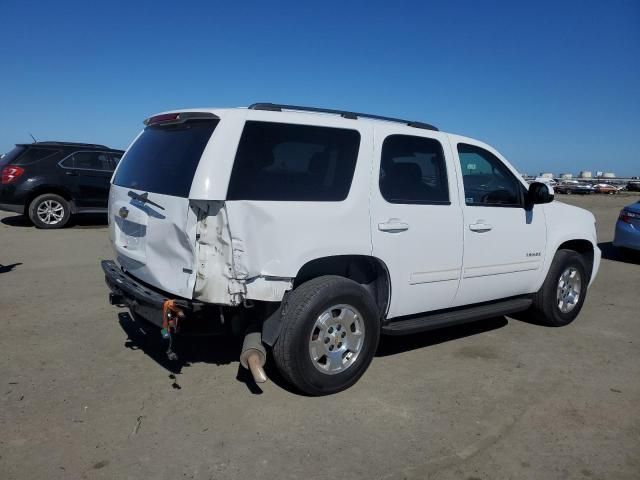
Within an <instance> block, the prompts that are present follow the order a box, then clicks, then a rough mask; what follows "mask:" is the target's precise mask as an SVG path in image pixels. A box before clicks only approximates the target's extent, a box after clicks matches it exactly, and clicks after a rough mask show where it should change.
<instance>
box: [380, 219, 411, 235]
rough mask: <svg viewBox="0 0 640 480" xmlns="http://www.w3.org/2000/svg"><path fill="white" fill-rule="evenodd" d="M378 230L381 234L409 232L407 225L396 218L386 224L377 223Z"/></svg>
mask: <svg viewBox="0 0 640 480" xmlns="http://www.w3.org/2000/svg"><path fill="white" fill-rule="evenodd" d="M378 230H380V231H381V232H392V233H394V232H404V231H405V230H409V224H408V223H404V222H401V221H400V220H398V219H397V218H391V219H389V221H387V222H383V223H379V224H378Z"/></svg>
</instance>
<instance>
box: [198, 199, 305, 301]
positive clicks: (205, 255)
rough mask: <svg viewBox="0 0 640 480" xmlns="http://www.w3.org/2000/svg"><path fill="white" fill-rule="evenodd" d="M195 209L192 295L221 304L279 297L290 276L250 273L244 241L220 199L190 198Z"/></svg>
mask: <svg viewBox="0 0 640 480" xmlns="http://www.w3.org/2000/svg"><path fill="white" fill-rule="evenodd" d="M191 205H192V208H193V209H194V210H195V211H196V214H197V217H198V225H197V230H196V238H197V248H196V249H197V257H198V266H197V272H196V282H195V289H194V298H195V299H198V300H201V301H204V302H208V303H216V304H221V305H239V304H241V303H242V302H243V301H244V300H247V299H248V300H263V301H272V302H276V301H280V300H282V297H283V296H284V293H285V292H286V291H287V290H290V289H291V288H292V286H293V285H292V279H291V278H280V277H278V278H274V277H269V276H264V275H255V276H253V277H250V270H249V256H248V254H247V252H246V242H245V241H244V239H243V238H242V237H240V236H237V235H236V236H233V235H232V234H231V228H230V223H229V216H228V212H227V208H226V206H225V204H224V202H222V201H197V200H192V201H191Z"/></svg>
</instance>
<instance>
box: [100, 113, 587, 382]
mask: <svg viewBox="0 0 640 480" xmlns="http://www.w3.org/2000/svg"><path fill="white" fill-rule="evenodd" d="M145 125H146V128H145V129H144V130H143V132H142V133H141V134H140V135H139V136H138V137H137V139H136V140H135V141H134V142H133V144H132V145H131V147H130V148H129V149H128V151H127V152H126V154H125V155H124V157H123V158H122V160H121V161H120V163H119V165H118V168H117V170H116V172H115V174H114V176H113V179H112V186H111V192H110V197H109V235H110V238H111V241H112V243H113V246H114V249H115V254H116V262H114V261H103V262H102V267H103V270H104V272H105V275H106V281H107V284H108V285H109V288H110V289H111V293H110V301H111V303H112V304H115V305H121V306H127V307H128V308H129V309H130V310H131V312H132V314H133V315H134V318H136V319H144V320H147V321H149V322H151V323H154V324H156V325H158V326H159V327H161V328H162V333H163V336H164V337H165V338H167V339H169V340H172V339H173V338H174V336H175V334H178V333H188V332H189V331H193V330H200V329H207V330H209V331H213V332H215V333H236V334H240V335H245V342H244V345H243V348H242V352H241V354H240V361H241V363H242V364H243V365H244V366H245V367H248V368H250V370H251V372H252V373H253V376H254V378H255V379H256V381H264V380H266V376H265V374H264V370H263V368H262V367H263V365H264V362H265V360H266V355H267V348H269V349H270V352H271V353H272V355H273V358H274V360H275V363H276V365H277V367H278V369H279V370H280V371H281V372H282V374H283V375H284V377H285V378H286V379H287V380H288V381H290V382H291V383H292V384H293V385H295V387H297V388H298V389H300V390H302V391H304V392H306V393H308V394H312V395H322V394H329V393H334V392H338V391H340V390H343V389H345V388H348V387H349V386H350V385H352V384H354V383H355V382H356V381H357V380H358V378H359V377H360V376H361V375H362V374H363V373H364V371H365V370H366V369H367V367H368V366H369V364H370V362H371V360H372V358H373V356H374V353H375V351H376V348H377V346H378V341H379V338H380V334H388V335H403V334H411V333H415V332H421V331H426V330H430V329H434V328H439V327H444V326H449V325H454V324H459V323H464V322H469V321H473V320H478V319H483V318H489V317H494V316H498V315H506V314H511V313H515V312H522V311H528V312H529V314H530V315H532V316H535V317H536V318H537V319H538V320H539V321H542V322H545V323H546V324H548V325H552V326H562V325H566V324H568V323H570V322H571V321H573V320H574V319H575V318H576V316H577V315H578V313H579V312H580V309H581V307H582V304H583V302H584V299H585V295H586V293H587V287H588V286H589V285H590V283H591V281H592V280H593V278H594V277H595V275H596V273H597V271H598V266H599V263H600V250H599V249H598V246H597V239H596V232H595V224H594V217H593V215H592V214H591V213H589V212H587V211H585V210H582V209H579V208H576V207H572V206H569V205H565V204H563V203H560V202H553V201H552V200H553V195H551V194H550V190H549V188H548V186H547V185H545V184H542V183H539V182H535V183H532V184H531V185H530V186H528V185H527V184H526V183H525V182H524V180H523V179H522V178H521V177H520V175H518V174H517V172H516V170H514V168H513V167H512V166H511V165H510V164H509V163H508V162H507V161H506V160H505V159H504V158H503V157H502V156H501V155H500V154H499V153H498V152H497V151H496V150H494V149H493V148H491V147H490V146H489V145H486V144H484V143H482V142H479V141H477V140H474V139H471V138H467V137H462V136H459V135H453V134H448V133H444V132H440V131H438V129H436V128H435V127H433V126H431V125H428V124H425V123H421V122H412V121H406V120H400V119H392V118H386V117H379V116H375V115H366V114H360V113H353V112H346V111H337V110H328V109H314V108H308V107H297V106H288V105H274V104H255V105H252V106H251V107H249V108H248V109H246V108H244V109H196V110H182V111H173V112H167V113H162V114H159V115H155V116H152V117H151V118H149V119H148V120H146V121H145ZM169 353H170V354H172V352H171V350H170V351H169Z"/></svg>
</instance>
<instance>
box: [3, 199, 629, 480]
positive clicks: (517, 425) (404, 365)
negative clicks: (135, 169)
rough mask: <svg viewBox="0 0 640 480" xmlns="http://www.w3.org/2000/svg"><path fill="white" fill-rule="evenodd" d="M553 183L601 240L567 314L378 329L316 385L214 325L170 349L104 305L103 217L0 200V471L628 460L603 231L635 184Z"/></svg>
mask: <svg viewBox="0 0 640 480" xmlns="http://www.w3.org/2000/svg"><path fill="white" fill-rule="evenodd" d="M560 198H561V199H562V200H563V201H567V202H570V203H572V204H576V205H579V206H582V207H585V208H588V209H589V210H591V211H592V212H594V214H595V215H596V217H597V219H598V230H599V232H598V233H599V238H600V241H601V242H602V243H601V248H602V250H603V254H604V257H605V258H604V259H603V262H602V265H601V270H600V274H599V276H598V278H597V279H596V281H595V282H594V284H593V286H592V288H591V290H590V292H589V296H588V298H587V301H586V304H585V307H584V309H583V311H582V313H581V315H580V317H579V318H578V319H577V320H576V322H574V323H573V324H572V325H570V326H568V327H565V328H561V329H552V328H545V327H541V326H537V325H532V324H529V323H525V322H521V321H518V320H514V319H511V318H505V317H501V318H496V319H491V320H488V321H482V322H478V323H475V324H472V325H466V326H461V327H456V328H449V329H446V330H442V331H438V332H430V333H427V334H423V335H416V336H413V337H404V338H403V337H400V338H398V337H395V338H383V340H382V343H381V346H380V349H379V352H378V355H377V357H376V358H375V359H374V361H373V363H372V365H371V367H370V369H369V371H368V372H367V373H366V374H365V376H364V377H363V378H362V379H361V380H360V382H359V383H358V384H356V385H355V386H354V387H353V388H351V389H350V390H348V391H346V392H343V393H340V394H338V395H334V396H330V397H323V398H307V397H304V396H300V395H297V394H295V393H292V392H291V391H289V390H288V389H287V387H286V385H284V383H283V382H282V380H280V379H279V378H278V377H277V375H276V374H275V372H273V371H272V370H271V371H270V372H269V373H270V374H271V375H272V377H273V378H272V381H270V382H268V383H266V384H264V386H262V387H261V388H258V387H256V386H255V385H252V384H251V383H250V382H249V381H248V379H247V375H246V374H245V372H244V371H243V370H242V369H240V368H239V365H238V361H237V357H238V354H239V348H240V345H239V343H238V342H237V341H233V340H230V339H224V338H217V339H206V338H205V339H199V340H198V341H197V342H195V343H194V344H193V345H192V346H191V347H190V348H188V349H187V351H186V352H185V354H184V355H183V357H182V361H181V362H180V363H178V364H175V365H174V364H170V363H168V362H167V361H166V360H165V358H164V354H163V350H162V344H161V342H160V337H159V335H158V333H157V331H153V330H150V329H141V328H140V327H139V326H138V325H137V324H135V323H134V322H132V321H131V319H130V317H129V316H128V314H127V313H126V312H124V311H122V310H117V309H116V308H114V307H111V306H109V305H108V303H107V290H106V287H105V285H104V282H103V276H102V272H101V270H100V267H99V260H100V259H104V258H111V257H112V254H111V249H110V247H109V244H108V239H107V231H106V227H105V225H104V219H102V218H100V217H93V218H92V217H89V218H83V219H81V221H80V224H79V225H77V226H76V227H74V228H71V229H65V230H61V231H42V230H36V229H35V228H33V227H31V226H30V225H29V224H28V223H27V222H25V221H24V219H22V218H21V217H17V216H15V215H13V214H9V213H6V214H5V213H2V214H0V220H1V222H2V223H0V239H1V248H0V305H1V306H2V308H3V311H4V314H5V315H4V320H3V322H2V324H3V329H2V334H1V335H0V371H1V372H2V373H1V374H0V387H1V389H2V390H0V398H1V404H0V408H1V410H0V432H1V434H0V447H1V448H0V478H2V479H7V480H9V479H48V480H49V479H56V478H60V479H76V478H91V479H92V478H106V479H114V478H118V479H120V478H121V479H150V478H153V479H172V480H175V479H180V478H195V479H248V478H279V479H298V478H329V477H336V478H367V479H372V478H382V479H418V478H437V479H465V480H477V479H502V478H514V479H541V478H544V479H555V478H563V479H564V478H567V479H579V478H589V479H595V478H603V479H604V478H607V479H632V478H633V479H637V478H640V316H639V315H638V312H639V311H640V308H639V307H640V287H639V286H640V261H638V260H633V259H631V260H626V259H622V258H620V257H619V256H618V255H617V252H616V251H615V249H613V248H612V247H611V244H610V241H611V240H612V237H613V226H614V223H615V220H616V217H617V214H618V212H619V210H620V208H621V206H623V205H625V204H627V203H631V202H632V201H633V199H634V198H637V197H633V198H631V197H622V196H590V197H577V196H570V197H566V196H565V197H560Z"/></svg>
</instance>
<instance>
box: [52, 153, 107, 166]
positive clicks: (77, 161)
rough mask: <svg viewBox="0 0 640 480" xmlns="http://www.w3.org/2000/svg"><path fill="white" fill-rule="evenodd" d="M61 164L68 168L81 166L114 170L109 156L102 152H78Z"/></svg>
mask: <svg viewBox="0 0 640 480" xmlns="http://www.w3.org/2000/svg"><path fill="white" fill-rule="evenodd" d="M61 165H62V166H63V167H67V168H81V169H84V170H106V171H110V170H113V168H111V164H110V163H109V157H108V156H107V154H106V153H102V152H76V153H74V154H73V155H71V156H70V157H67V158H66V159H65V160H64V161H63V162H62V163H61Z"/></svg>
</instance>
